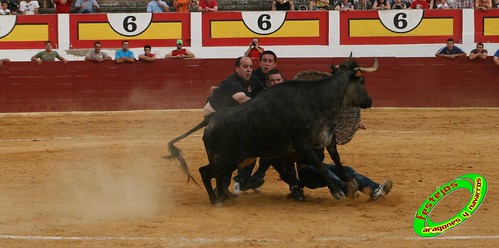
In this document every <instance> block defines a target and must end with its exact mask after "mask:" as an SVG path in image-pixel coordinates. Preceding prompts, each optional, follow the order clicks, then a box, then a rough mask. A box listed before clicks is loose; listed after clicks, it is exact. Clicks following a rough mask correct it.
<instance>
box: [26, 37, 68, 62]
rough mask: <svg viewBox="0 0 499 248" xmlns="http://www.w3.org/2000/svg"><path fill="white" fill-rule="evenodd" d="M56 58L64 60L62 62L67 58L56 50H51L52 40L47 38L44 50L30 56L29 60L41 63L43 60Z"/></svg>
mask: <svg viewBox="0 0 499 248" xmlns="http://www.w3.org/2000/svg"><path fill="white" fill-rule="evenodd" d="M56 58H57V59H58V60H60V61H62V62H64V64H66V63H67V62H68V60H67V59H65V58H63V57H62V56H61V55H59V53H58V52H56V51H54V50H52V41H49V40H48V41H45V50H44V51H41V52H39V53H37V54H36V55H35V56H33V57H31V61H36V62H37V63H38V64H42V62H43V61H55V59H56Z"/></svg>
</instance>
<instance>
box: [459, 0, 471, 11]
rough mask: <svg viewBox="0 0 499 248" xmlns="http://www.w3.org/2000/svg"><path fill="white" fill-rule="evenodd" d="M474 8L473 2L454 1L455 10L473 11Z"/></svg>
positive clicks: (467, 0) (469, 0)
mask: <svg viewBox="0 0 499 248" xmlns="http://www.w3.org/2000/svg"><path fill="white" fill-rule="evenodd" d="M474 6H475V5H474V4H473V0H454V8H455V9H472V8H473V7H474Z"/></svg>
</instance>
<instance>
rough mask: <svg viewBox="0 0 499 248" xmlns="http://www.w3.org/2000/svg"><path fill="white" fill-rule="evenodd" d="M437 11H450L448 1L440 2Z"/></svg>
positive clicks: (440, 0) (439, 0)
mask: <svg viewBox="0 0 499 248" xmlns="http://www.w3.org/2000/svg"><path fill="white" fill-rule="evenodd" d="M437 9H450V6H449V4H448V3H447V0H438V3H437Z"/></svg>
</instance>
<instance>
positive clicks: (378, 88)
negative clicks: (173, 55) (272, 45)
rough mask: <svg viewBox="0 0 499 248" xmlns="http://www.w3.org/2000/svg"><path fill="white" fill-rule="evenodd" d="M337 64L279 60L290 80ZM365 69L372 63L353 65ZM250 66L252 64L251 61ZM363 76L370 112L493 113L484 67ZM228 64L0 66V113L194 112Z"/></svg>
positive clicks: (429, 63) (496, 92)
mask: <svg viewBox="0 0 499 248" xmlns="http://www.w3.org/2000/svg"><path fill="white" fill-rule="evenodd" d="M343 60H344V59H339V58H336V59H326V58H320V59H317V58H314V59H312V58H281V59H279V60H278V68H279V69H280V70H281V71H282V72H283V74H284V75H285V76H286V78H288V79H291V78H292V77H293V76H294V75H295V74H296V73H297V72H299V71H300V70H310V69H317V70H324V71H326V70H328V67H329V64H331V63H334V64H337V63H340V62H342V61H343ZM358 61H359V63H360V64H361V65H362V66H371V64H372V62H373V59H372V58H361V59H358ZM255 62H256V63H257V61H255ZM379 62H380V69H379V70H378V71H377V72H374V73H371V74H367V75H366V79H367V87H368V90H369V93H370V95H371V96H372V98H373V100H374V106H376V107H387V106H389V107H499V67H497V66H496V65H494V64H493V62H492V58H491V57H489V58H488V59H487V60H485V61H469V60H468V59H467V58H466V59H464V58H463V59H454V60H451V59H444V58H380V59H379ZM233 63H234V60H233V59H193V60H157V61H156V62H153V63H145V62H136V63H134V64H120V65H117V64H115V63H114V62H106V63H102V64H96V63H90V62H83V61H79V62H69V63H68V64H63V63H62V62H46V63H44V64H42V65H38V64H36V63H34V62H10V63H9V62H7V63H4V64H3V65H2V66H0V80H1V81H0V112H34V111H80V110H134V109H176V108H202V107H203V106H204V102H205V100H206V97H207V96H208V95H209V88H210V86H212V85H217V84H218V83H219V82H220V81H221V80H222V79H223V78H225V77H226V76H228V75H229V74H230V73H232V72H233V71H234V69H233Z"/></svg>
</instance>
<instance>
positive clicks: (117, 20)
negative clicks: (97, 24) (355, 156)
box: [107, 13, 152, 36]
mask: <svg viewBox="0 0 499 248" xmlns="http://www.w3.org/2000/svg"><path fill="white" fill-rule="evenodd" d="M107 20H108V22H109V25H110V26H111V28H112V29H113V30H114V31H115V32H116V33H118V34H121V35H123V36H137V35H139V34H141V33H143V32H144V31H146V29H147V28H149V25H151V21H152V13H123V14H107Z"/></svg>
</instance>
